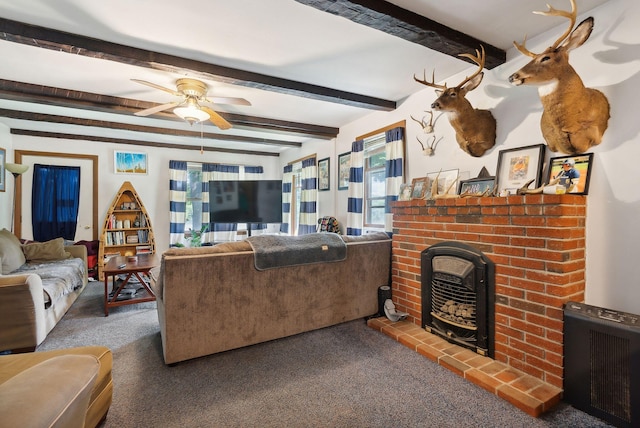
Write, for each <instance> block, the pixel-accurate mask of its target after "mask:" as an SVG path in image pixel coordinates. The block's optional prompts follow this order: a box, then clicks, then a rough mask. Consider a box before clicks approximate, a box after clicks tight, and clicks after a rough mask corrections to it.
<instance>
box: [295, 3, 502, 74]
mask: <svg viewBox="0 0 640 428" xmlns="http://www.w3.org/2000/svg"><path fill="white" fill-rule="evenodd" d="M296 1H297V2H298V3H302V4H305V5H307V6H311V7H314V8H316V9H319V10H322V11H324V12H328V13H331V14H333V15H337V16H341V17H343V18H347V19H349V20H351V21H353V22H357V23H358V24H362V25H366V26H367V27H371V28H375V29H376V30H380V31H384V32H385V33H388V34H391V35H393V36H397V37H400V38H402V39H405V40H408V41H410V42H413V43H417V44H419V45H422V46H425V47H427V48H429V49H433V50H435V51H438V52H442V53H444V54H447V55H451V56H453V57H456V58H458V59H463V60H465V61H469V62H471V60H467V59H466V58H460V57H459V56H458V55H460V54H462V53H473V52H475V50H476V49H480V45H483V46H484V50H485V52H486V57H487V59H486V62H485V67H486V68H487V69H489V70H490V69H492V68H494V67H497V66H498V65H500V64H504V63H505V61H506V60H507V54H506V52H505V51H504V50H502V49H499V48H497V47H495V46H493V45H491V44H489V43H486V42H483V41H481V40H478V39H476V38H475V37H472V36H469V35H467V34H464V33H462V32H460V31H458V30H454V29H453V28H449V27H447V26H445V25H442V24H440V23H438V22H436V21H433V20H431V19H429V18H427V17H425V16H422V15H418V14H417V13H414V12H411V11H409V10H406V9H403V8H401V7H399V6H396V5H394V4H392V3H389V2H387V1H383V0H296Z"/></svg>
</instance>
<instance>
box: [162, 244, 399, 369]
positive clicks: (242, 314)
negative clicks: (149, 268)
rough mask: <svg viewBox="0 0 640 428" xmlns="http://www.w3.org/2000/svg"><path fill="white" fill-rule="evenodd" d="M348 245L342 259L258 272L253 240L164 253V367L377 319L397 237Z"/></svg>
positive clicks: (176, 249) (172, 250)
mask: <svg viewBox="0 0 640 428" xmlns="http://www.w3.org/2000/svg"><path fill="white" fill-rule="evenodd" d="M325 233H326V232H325ZM335 236H338V235H335ZM256 238H258V237H256ZM290 238H292V239H293V238H295V237H290ZM250 239H251V238H250ZM341 239H343V240H344V242H346V258H345V259H344V260H342V261H331V262H326V263H317V262H315V263H314V262H313V260H309V261H310V262H312V263H308V264H307V263H305V264H299V265H294V266H286V267H277V268H273V269H266V270H257V269H256V266H255V265H256V260H255V257H254V250H253V247H252V245H251V244H249V242H247V241H241V242H234V243H228V244H219V245H216V246H213V247H201V248H193V249H188V248H175V249H169V250H167V251H165V252H164V254H163V255H162V260H161V265H160V268H159V272H156V277H157V280H156V281H155V282H153V283H152V287H153V288H154V292H155V294H156V298H157V308H158V319H159V322H160V333H161V336H162V349H163V352H164V361H165V363H166V364H172V363H177V362H180V361H184V360H188V359H191V358H196V357H201V356H204V355H209V354H214V353H216V352H222V351H226V350H230V349H235V348H240V347H243V346H247V345H252V344H256V343H260V342H265V341H268V340H272V339H277V338H282V337H286V336H290V335H294V334H298V333H302V332H306V331H310V330H314V329H319V328H323V327H328V326H331V325H335V324H338V323H342V322H346V321H351V320H354V319H357V318H362V317H366V316H369V315H374V314H376V313H377V311H378V295H377V290H378V287H380V286H381V285H387V284H388V283H389V274H390V265H391V239H390V238H389V237H388V236H387V235H386V234H385V233H376V234H370V235H365V236H361V237H351V236H344V237H342V238H341Z"/></svg>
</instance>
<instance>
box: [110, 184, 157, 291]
mask: <svg viewBox="0 0 640 428" xmlns="http://www.w3.org/2000/svg"><path fill="white" fill-rule="evenodd" d="M155 252H156V245H155V239H154V236H153V228H152V227H151V219H150V218H149V214H148V213H147V210H146V209H145V208H144V204H143V203H142V200H141V199H140V196H138V192H136V190H135V189H134V188H133V185H132V184H131V183H130V182H129V181H125V182H124V183H122V186H120V190H118V193H117V194H116V196H115V197H114V198H113V202H112V203H111V206H110V207H109V210H108V211H107V215H106V216H105V219H104V224H103V227H102V232H101V234H100V245H99V250H98V277H99V279H100V280H103V279H104V275H103V268H104V266H105V265H106V264H107V261H108V260H109V258H110V257H113V256H133V255H136V254H155Z"/></svg>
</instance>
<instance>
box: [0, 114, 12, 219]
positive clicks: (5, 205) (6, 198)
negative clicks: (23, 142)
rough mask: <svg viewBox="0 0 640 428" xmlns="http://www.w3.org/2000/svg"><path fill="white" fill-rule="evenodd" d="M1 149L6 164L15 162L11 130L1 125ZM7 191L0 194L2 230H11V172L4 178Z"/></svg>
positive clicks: (6, 173)
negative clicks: (3, 151)
mask: <svg viewBox="0 0 640 428" xmlns="http://www.w3.org/2000/svg"><path fill="white" fill-rule="evenodd" d="M0 148H2V149H4V150H5V154H4V155H5V159H4V160H5V162H13V145H12V143H11V134H10V133H9V128H8V127H7V126H6V125H4V124H2V123H0ZM4 186H5V191H4V192H0V229H2V228H5V229H8V230H11V224H10V223H11V203H12V202H13V177H12V176H11V174H10V173H9V172H5V176H4Z"/></svg>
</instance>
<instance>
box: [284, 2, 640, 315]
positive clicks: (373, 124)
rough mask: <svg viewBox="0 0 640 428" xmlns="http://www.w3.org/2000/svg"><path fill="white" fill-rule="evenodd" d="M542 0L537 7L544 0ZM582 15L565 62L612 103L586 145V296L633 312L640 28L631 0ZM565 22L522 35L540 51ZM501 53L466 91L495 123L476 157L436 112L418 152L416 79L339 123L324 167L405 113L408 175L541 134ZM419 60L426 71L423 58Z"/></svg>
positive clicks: (534, 97) (533, 107)
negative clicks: (392, 104)
mask: <svg viewBox="0 0 640 428" xmlns="http://www.w3.org/2000/svg"><path fill="white" fill-rule="evenodd" d="M541 7H542V9H544V5H543V4H541ZM588 16H594V18H595V28H594V31H593V33H592V35H591V37H590V38H589V40H588V41H587V42H586V43H585V44H584V45H583V46H582V47H580V48H578V49H576V50H575V51H573V52H572V53H571V55H570V62H571V64H572V65H573V67H574V68H575V69H576V71H577V72H578V74H580V76H581V77H582V79H583V81H584V82H585V85H586V86H588V87H595V88H597V89H600V90H601V91H602V92H604V93H605V95H606V96H607V98H608V99H609V103H610V104H611V119H610V120H609V129H608V130H607V131H606V133H605V135H604V139H603V142H602V143H601V144H600V145H599V146H598V147H595V148H593V149H592V150H591V152H593V153H594V154H595V155H594V162H593V165H592V170H591V183H590V189H589V196H588V209H587V271H586V278H587V289H586V302H587V303H589V304H592V305H596V306H603V307H607V308H611V309H616V310H621V311H627V312H632V313H636V314H640V279H638V278H639V277H638V275H637V271H636V263H639V260H640V256H639V254H640V226H639V220H638V219H639V218H640V187H639V185H640V168H638V160H639V159H640V137H639V135H638V134H639V132H640V120H638V110H639V107H640V100H639V99H638V96H639V94H640V89H638V88H640V32H639V31H638V29H637V25H638V24H637V23H638V22H640V3H638V2H637V1H635V0H611V1H609V2H607V3H606V4H605V5H603V6H601V7H600V8H597V9H594V10H592V11H590V13H588V14H581V15H580V16H579V17H578V22H580V21H581V20H582V19H584V18H587V17H588ZM540 19H551V18H544V17H540ZM565 28H566V25H565V24H562V25H560V26H559V27H557V28H556V29H554V30H552V31H550V32H548V33H546V34H544V35H542V36H540V37H538V38H534V39H531V40H529V41H527V47H528V48H529V49H530V50H531V51H534V52H541V51H543V50H544V49H545V48H546V47H547V46H549V45H550V44H551V43H553V41H555V39H556V38H557V37H559V36H560V34H562V32H563V31H564V30H565ZM522 36H523V37H524V34H523V35H522ZM518 41H521V40H518ZM507 58H508V61H507V63H506V64H504V65H502V66H500V67H498V68H495V69H493V70H490V71H485V77H484V80H483V82H482V84H481V85H480V87H479V88H478V89H476V90H475V91H474V92H472V93H470V94H469V95H468V99H469V100H470V101H471V102H472V104H473V105H474V106H475V107H476V108H486V109H490V110H491V111H492V113H493V115H494V117H495V118H496V120H497V123H498V135H497V141H496V146H495V147H494V148H493V149H492V150H491V151H489V152H487V153H486V154H485V155H484V156H483V157H481V158H473V157H471V156H469V155H467V154H466V153H464V152H463V151H462V150H461V149H460V148H459V147H458V145H457V143H456V141H455V136H454V133H453V130H452V128H451V126H450V125H449V123H448V120H447V118H446V117H444V116H442V117H439V118H438V120H437V121H436V124H435V131H436V134H437V135H438V138H439V137H443V139H442V141H441V142H440V143H439V144H438V146H437V148H436V152H435V155H434V156H432V157H425V156H423V154H422V153H421V148H420V145H419V144H418V142H417V141H416V135H418V134H419V133H421V132H422V130H421V129H420V127H419V125H418V124H417V123H415V122H414V121H412V120H411V119H410V117H409V116H410V115H413V116H414V117H422V115H423V114H424V113H423V112H424V111H425V110H430V107H429V106H430V104H431V103H432V102H433V101H434V100H435V98H436V96H435V92H434V90H433V89H431V88H426V87H425V89H424V90H423V91H421V92H419V93H417V94H416V95H414V96H411V97H410V98H408V99H406V100H404V101H403V102H402V103H400V105H399V107H398V108H397V109H396V110H395V111H393V112H389V113H386V112H376V113H372V114H370V115H368V116H367V117H365V118H363V119H361V120H358V121H356V122H353V123H351V124H349V125H347V126H344V127H342V128H341V129H340V134H339V136H338V138H337V140H336V142H335V149H334V154H333V157H332V160H331V165H332V167H333V166H334V165H335V164H336V161H337V153H343V152H346V151H349V150H350V147H351V142H352V141H353V140H354V139H355V138H356V137H357V136H359V135H363V134H366V133H368V132H371V131H373V130H376V129H379V128H382V127H384V126H387V125H389V124H392V123H395V122H397V121H399V120H403V119H404V120H406V121H407V143H408V151H407V158H408V162H407V174H408V175H407V181H411V180H412V179H413V178H416V177H423V176H425V175H426V174H427V173H429V172H436V171H439V170H440V169H443V170H446V169H451V168H459V169H460V172H461V174H468V175H469V176H470V177H475V176H477V175H478V173H479V171H480V169H481V168H482V167H483V166H484V167H486V168H487V169H488V170H489V172H490V173H491V174H495V172H496V165H497V162H498V153H499V151H500V150H504V149H511V148H516V147H522V146H528V145H532V144H540V143H544V140H543V138H542V134H541V131H540V126H539V121H540V116H541V113H542V108H541V104H540V100H539V98H538V94H537V90H536V89H535V88H532V87H514V86H511V85H510V84H509V83H508V80H507V78H508V76H509V75H510V74H512V73H513V72H515V71H516V70H517V69H519V68H520V67H521V66H523V65H524V64H525V63H526V62H527V60H528V58H525V57H524V56H522V55H521V54H520V53H519V52H518V51H517V50H515V48H512V49H510V50H509V51H508V53H507ZM425 67H426V68H427V73H428V72H429V71H430V69H429V64H425ZM471 72H473V67H472V68H470V69H469V70H467V72H466V73H463V74H460V75H459V76H456V77H454V78H451V79H448V83H449V86H451V85H454V84H457V83H459V82H460V81H461V80H462V79H463V78H464V76H465V75H468V74H469V73H471ZM414 73H416V74H418V75H420V74H421V73H422V70H407V79H412V78H413V74H414ZM436 74H437V73H436ZM416 85H418V83H416ZM316 147H319V146H316ZM316 147H313V146H312V147H305V148H304V149H303V150H300V151H299V153H296V156H297V157H300V156H303V155H305V154H308V153H310V152H312V151H314V150H316ZM296 156H293V157H296ZM552 156H562V154H561V153H551V152H549V151H547V157H546V159H545V165H546V164H547V160H548V158H549V157H552ZM322 157H323V156H321V155H319V158H322ZM332 170H333V172H332V180H335V169H334V168H332ZM333 183H335V181H332V193H334V194H335V210H334V211H335V215H336V217H337V218H338V220H340V221H341V222H344V221H346V211H347V192H346V191H340V192H337V191H335V187H334V185H333Z"/></svg>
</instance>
